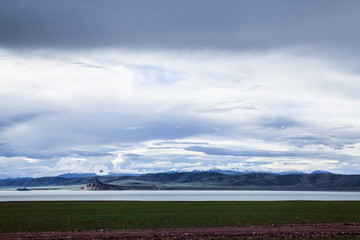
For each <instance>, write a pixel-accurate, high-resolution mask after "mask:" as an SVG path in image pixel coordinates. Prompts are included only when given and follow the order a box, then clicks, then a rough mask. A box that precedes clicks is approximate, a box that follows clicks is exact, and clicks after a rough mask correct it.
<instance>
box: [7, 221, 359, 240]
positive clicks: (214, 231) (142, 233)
mask: <svg viewBox="0 0 360 240" xmlns="http://www.w3.org/2000/svg"><path fill="white" fill-rule="evenodd" d="M327 237H338V238H340V239H342V238H343V239H347V238H354V239H355V238H360V223H329V224H294V225H271V226H248V227H221V228H186V229H185V228H178V229H146V230H98V231H78V232H39V233H5V234H0V239H160V240H161V239H303V238H309V239H311V238H327Z"/></svg>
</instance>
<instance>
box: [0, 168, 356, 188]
mask: <svg viewBox="0 0 360 240" xmlns="http://www.w3.org/2000/svg"><path fill="white" fill-rule="evenodd" d="M94 179H95V178H94V177H79V178H64V177H43V178H18V179H5V180H0V187H2V188H4V187H13V188H18V187H19V188H20V187H27V188H30V189H31V188H37V189H38V188H40V187H48V188H49V187H50V188H51V187H53V188H55V187H58V186H63V187H66V186H77V189H82V188H84V187H85V186H86V185H88V184H90V183H91V182H93V181H94ZM96 179H98V180H99V181H101V182H102V183H105V184H107V185H112V186H116V188H117V189H121V190H129V189H164V190H167V189H173V190H174V189H182V190H185V189H194V190H195V189H208V190H211V189H214V190H215V189H224V190H225V189H226V190H231V189H233V190H323V191H330V190H334V191H359V190H360V175H340V174H328V173H315V174H288V175H277V174H270V173H241V174H222V173H217V172H181V173H156V174H145V175H138V176H97V177H96ZM95 190H96V189H95ZM104 190H107V189H104ZM109 190H113V189H109Z"/></svg>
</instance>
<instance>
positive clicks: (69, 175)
mask: <svg viewBox="0 0 360 240" xmlns="http://www.w3.org/2000/svg"><path fill="white" fill-rule="evenodd" d="M96 176H97V175H96V174H95V173H64V174H61V175H59V176H58V177H61V178H83V177H96Z"/></svg>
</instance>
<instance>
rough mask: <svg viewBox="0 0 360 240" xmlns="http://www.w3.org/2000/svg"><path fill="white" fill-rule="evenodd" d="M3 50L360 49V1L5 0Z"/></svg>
mask: <svg viewBox="0 0 360 240" xmlns="http://www.w3.org/2000/svg"><path fill="white" fill-rule="evenodd" d="M0 4H1V7H0V45H2V46H8V47H10V46H11V47H55V48H57V47H62V48H68V47H70V48H94V47H95V48H102V47H131V48H136V49H139V48H150V49H153V48H187V49H189V48H190V49H191V48H218V49H240V50H253V49H255V50H259V49H260V50H261V49H271V48H279V47H289V46H318V47H319V46H333V47H334V46H336V47H338V48H344V47H347V48H349V47H350V48H352V51H353V50H354V48H356V50H358V39H359V37H360V31H359V28H358V22H359V15H358V12H359V10H360V2H359V1H355V0H349V1H337V0H336V1H335V0H320V1H311V0H306V1H287V0H275V1H260V0H243V1H237V0H225V1H216V0H185V1H163V0H155V1H147V0H140V1H132V0H122V1H94V0H93V1H61V0H55V1H26V0H20V1H19V0H16V1H13V0H3V1H1V3H0Z"/></svg>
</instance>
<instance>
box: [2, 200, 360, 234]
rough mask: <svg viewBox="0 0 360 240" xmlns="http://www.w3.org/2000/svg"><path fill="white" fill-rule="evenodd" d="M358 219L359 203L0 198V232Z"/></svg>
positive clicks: (332, 221) (240, 224) (339, 221)
mask: <svg viewBox="0 0 360 240" xmlns="http://www.w3.org/2000/svg"><path fill="white" fill-rule="evenodd" d="M353 222H360V202H358V201H356V202H312V201H289V202H3V203H0V232H2V233H6V232H45V231H46V232H47V231H84V230H99V229H106V230H108V229H166V228H209V227H234V226H250V225H271V224H278V225H279V224H303V223H353Z"/></svg>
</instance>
